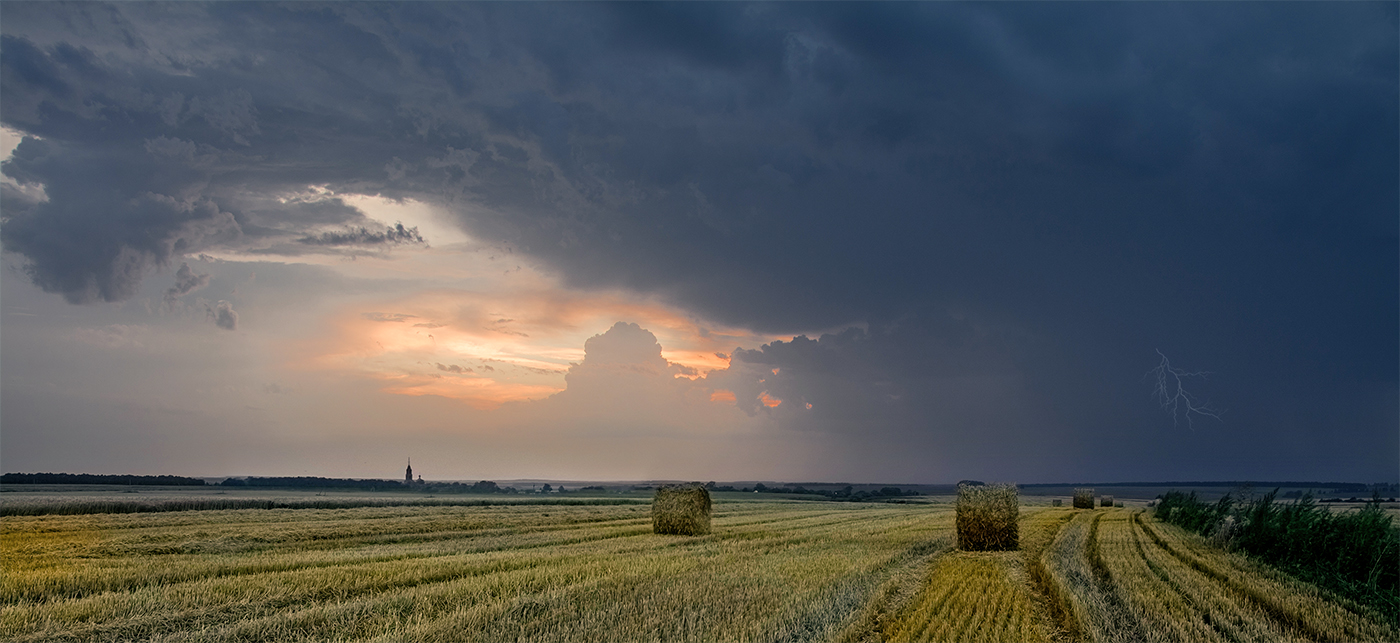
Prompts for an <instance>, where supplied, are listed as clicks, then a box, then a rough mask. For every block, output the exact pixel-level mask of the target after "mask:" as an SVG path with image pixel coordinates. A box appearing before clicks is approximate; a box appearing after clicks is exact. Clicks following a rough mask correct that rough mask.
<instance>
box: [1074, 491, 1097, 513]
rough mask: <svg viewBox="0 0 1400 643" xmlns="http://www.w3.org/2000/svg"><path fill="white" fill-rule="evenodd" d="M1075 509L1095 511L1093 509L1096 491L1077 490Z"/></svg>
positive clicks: (1075, 493)
mask: <svg viewBox="0 0 1400 643" xmlns="http://www.w3.org/2000/svg"><path fill="white" fill-rule="evenodd" d="M1074 508H1075V509H1093V508H1094V490H1093V489H1075V490H1074Z"/></svg>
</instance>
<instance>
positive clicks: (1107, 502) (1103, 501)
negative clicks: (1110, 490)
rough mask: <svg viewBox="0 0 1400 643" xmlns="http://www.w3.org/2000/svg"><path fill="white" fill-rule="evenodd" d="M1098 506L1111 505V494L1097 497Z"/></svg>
mask: <svg viewBox="0 0 1400 643" xmlns="http://www.w3.org/2000/svg"><path fill="white" fill-rule="evenodd" d="M1099 506H1100V507H1112V506H1113V496H1103V497H1102V498H1099Z"/></svg>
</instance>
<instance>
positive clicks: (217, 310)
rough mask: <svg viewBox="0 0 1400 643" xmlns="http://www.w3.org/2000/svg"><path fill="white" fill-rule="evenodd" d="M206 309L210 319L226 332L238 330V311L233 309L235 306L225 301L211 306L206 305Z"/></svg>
mask: <svg viewBox="0 0 1400 643" xmlns="http://www.w3.org/2000/svg"><path fill="white" fill-rule="evenodd" d="M204 309H205V310H206V311H208V313H209V319H212V320H214V325H215V326H218V327H219V328H222V329H224V330H238V311H236V310H234V309H233V304H230V303H228V302H226V301H224V300H222V299H221V300H219V303H217V304H214V305H213V306H210V305H208V304H205V305H204Z"/></svg>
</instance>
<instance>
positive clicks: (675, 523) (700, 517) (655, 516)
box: [651, 484, 710, 536]
mask: <svg viewBox="0 0 1400 643" xmlns="http://www.w3.org/2000/svg"><path fill="white" fill-rule="evenodd" d="M651 530H652V531H653V532H655V533H658V534H680V535H682V536H702V535H704V534H708V533H710V492H709V491H708V490H706V489H705V487H704V486H703V485H700V484H688V485H667V486H663V487H657V489H656V497H654V498H652V501H651Z"/></svg>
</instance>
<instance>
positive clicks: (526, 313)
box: [293, 289, 781, 409]
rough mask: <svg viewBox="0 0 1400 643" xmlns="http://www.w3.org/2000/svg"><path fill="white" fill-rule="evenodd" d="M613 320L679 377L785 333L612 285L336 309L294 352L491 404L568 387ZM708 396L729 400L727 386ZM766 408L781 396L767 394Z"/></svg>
mask: <svg viewBox="0 0 1400 643" xmlns="http://www.w3.org/2000/svg"><path fill="white" fill-rule="evenodd" d="M617 321H632V322H635V323H637V324H639V325H640V326H642V327H643V328H645V329H647V330H649V331H650V332H652V333H653V334H654V335H655V336H656V338H657V341H658V342H659V343H660V344H661V346H662V357H664V358H665V359H666V360H667V361H668V362H670V363H671V364H673V365H675V366H676V367H678V368H677V369H676V371H677V372H676V374H675V377H678V378H689V379H692V380H694V379H697V378H700V377H703V376H704V375H706V374H707V373H709V372H711V371H714V370H717V369H725V368H728V366H729V357H728V354H729V351H732V350H734V348H735V347H736V346H739V345H749V346H752V345H756V344H761V343H766V342H770V341H773V340H775V339H781V337H779V336H769V335H759V334H755V333H751V332H748V331H745V330H742V329H734V328H727V327H723V326H718V325H715V324H709V323H705V322H703V321H702V320H699V319H696V318H694V317H692V316H687V315H685V314H683V313H680V312H678V311H677V310H675V309H673V308H670V307H668V306H666V305H665V304H663V303H660V302H656V301H649V300H644V299H638V298H629V297H626V296H624V295H622V294H618V293H576V292H567V291H563V290H549V289H539V290H534V291H528V292H512V293H505V294H503V293H483V292H471V291H463V290H435V291H428V292H422V293H417V294H414V295H411V296H408V297H404V298H400V299H395V300H392V301H385V302H382V303H376V304H373V305H372V306H370V305H366V304H364V303H359V304H356V305H354V306H347V307H344V308H342V309H340V310H337V311H335V312H334V313H333V314H332V315H331V317H330V318H329V319H327V320H326V322H325V324H326V325H327V326H328V327H329V328H330V331H329V332H327V333H325V334H324V335H322V336H319V337H315V338H312V339H308V340H304V342H302V343H301V344H299V345H298V346H296V347H295V348H294V349H293V353H294V354H297V355H300V356H304V357H303V358H302V359H301V360H300V361H301V363H303V364H308V365H310V367H311V368H314V369H319V370H329V371H336V372H343V373H350V374H355V375H358V376H361V377H366V378H370V379H373V380H375V381H379V382H382V389H381V390H383V391H384V392H387V393H394V394H401V395H437V396H441V397H446V398H451V399H456V400H460V401H463V402H465V403H467V404H469V405H471V406H473V407H475V408H480V409H491V408H496V407H499V406H500V405H502V404H505V403H508V402H516V401H523V400H535V399H541V398H545V397H548V396H550V395H552V394H554V393H557V392H559V391H562V390H564V384H565V382H564V375H565V374H566V373H567V372H568V370H569V368H570V366H572V365H575V364H577V363H579V362H580V361H582V360H583V357H584V352H583V346H584V342H585V341H586V340H587V339H588V338H589V337H592V336H594V335H597V334H599V333H601V332H603V331H604V330H607V329H608V328H609V327H610V326H611V325H612V324H614V323H615V322H617ZM724 393H727V394H728V397H727V398H726V397H725V396H724V395H720V393H719V392H717V393H716V395H719V397H717V398H712V399H713V400H714V401H728V402H730V403H732V402H733V399H734V395H733V393H732V392H727V391H725V392H724ZM763 403H764V404H765V405H766V406H769V407H773V406H776V405H778V404H779V403H781V402H780V401H778V400H773V399H770V398H766V397H765V398H764V399H763Z"/></svg>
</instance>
